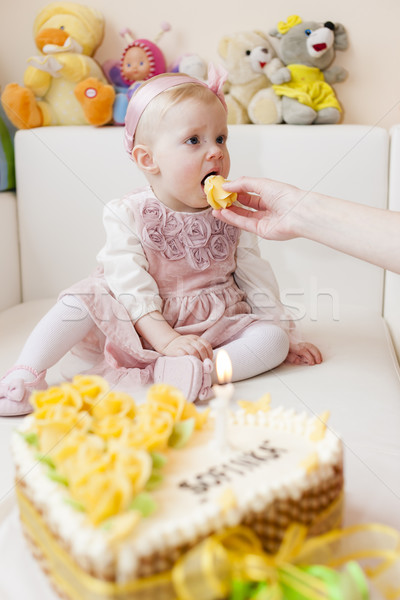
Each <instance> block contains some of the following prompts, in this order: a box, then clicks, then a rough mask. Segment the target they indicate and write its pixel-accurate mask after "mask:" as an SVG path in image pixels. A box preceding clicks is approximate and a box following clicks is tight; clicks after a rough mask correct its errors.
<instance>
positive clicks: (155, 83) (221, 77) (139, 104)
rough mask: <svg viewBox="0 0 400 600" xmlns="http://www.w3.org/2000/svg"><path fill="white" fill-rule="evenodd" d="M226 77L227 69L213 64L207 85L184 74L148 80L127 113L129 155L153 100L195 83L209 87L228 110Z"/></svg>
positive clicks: (126, 144)
mask: <svg viewBox="0 0 400 600" xmlns="http://www.w3.org/2000/svg"><path fill="white" fill-rule="evenodd" d="M226 77H227V72H226V71H225V69H222V68H220V67H215V66H214V65H212V64H211V65H210V66H209V68H208V82H207V83H204V82H203V81H201V80H200V79H195V78H194V77H190V76H189V75H184V74H183V73H182V74H178V75H167V74H164V75H159V76H157V77H152V78H151V79H148V80H147V82H146V85H142V86H140V87H139V88H138V90H137V91H136V92H135V94H134V95H133V96H132V98H131V100H130V102H129V104H128V109H127V111H126V116H125V135H124V144H125V149H126V151H127V152H128V154H129V155H131V154H132V149H133V143H134V139H135V133H136V128H137V125H138V123H139V119H140V117H141V116H142V114H143V111H144V110H145V108H146V107H147V105H148V104H149V102H150V101H151V100H153V98H155V97H156V96H158V95H159V94H161V93H162V92H165V90H168V89H169V88H172V87H176V86H177V85H181V84H183V83H195V84H197V85H203V86H205V87H208V89H210V90H211V91H212V92H214V94H215V95H216V96H217V97H218V98H219V99H220V101H221V103H222V105H223V107H224V109H225V110H227V106H226V102H225V98H224V93H223V91H222V86H223V84H224V82H225V80H226Z"/></svg>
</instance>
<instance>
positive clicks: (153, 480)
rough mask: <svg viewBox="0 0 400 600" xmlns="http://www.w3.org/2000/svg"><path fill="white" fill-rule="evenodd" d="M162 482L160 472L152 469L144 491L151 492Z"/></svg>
mask: <svg viewBox="0 0 400 600" xmlns="http://www.w3.org/2000/svg"><path fill="white" fill-rule="evenodd" d="M162 480H163V476H162V475H161V473H160V471H158V470H157V469H153V471H152V473H151V475H150V477H149V478H148V480H147V483H146V486H145V488H146V490H147V491H148V492H151V491H152V490H154V489H156V488H157V487H158V486H159V485H160V483H161V482H162Z"/></svg>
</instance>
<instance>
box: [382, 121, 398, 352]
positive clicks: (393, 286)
mask: <svg viewBox="0 0 400 600" xmlns="http://www.w3.org/2000/svg"><path fill="white" fill-rule="evenodd" d="M390 137H391V140H390V177H389V208H390V210H397V211H400V125H396V126H395V127H393V128H392V129H391V131H390ZM399 306H400V275H398V274H397V273H391V272H390V271H388V272H387V273H386V278H385V303H384V316H385V319H386V321H387V324H388V326H389V330H390V333H391V335H392V339H393V343H394V345H395V348H396V352H397V357H398V359H399V360H400V310H399Z"/></svg>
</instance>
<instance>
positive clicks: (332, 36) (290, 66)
mask: <svg viewBox="0 0 400 600" xmlns="http://www.w3.org/2000/svg"><path fill="white" fill-rule="evenodd" d="M269 34H270V35H271V36H273V37H276V38H278V39H279V45H278V54H279V56H280V58H281V60H282V61H283V63H284V65H285V66H284V67H283V68H281V69H278V70H276V71H275V72H274V73H272V74H271V75H270V80H271V81H272V83H273V84H274V85H273V86H272V87H273V89H274V91H275V93H276V94H277V95H278V96H281V97H282V117H283V121H284V122H285V123H291V124H293V125H311V124H312V123H338V122H339V121H340V118H341V112H342V109H341V106H340V104H339V101H338V99H337V98H336V94H335V92H334V90H333V88H332V87H331V85H330V84H333V83H337V82H340V81H344V80H345V79H346V77H347V71H346V70H345V69H344V68H343V67H339V66H331V65H332V62H333V60H334V58H335V55H336V50H346V48H347V46H348V38H347V33H346V30H345V28H344V26H343V25H341V24H340V23H332V22H331V21H326V22H325V23H318V22H315V21H303V20H302V19H301V18H300V17H298V16H297V15H292V16H291V17H289V18H288V20H287V22H283V21H281V22H280V23H278V26H277V28H276V29H274V30H273V31H270V32H269Z"/></svg>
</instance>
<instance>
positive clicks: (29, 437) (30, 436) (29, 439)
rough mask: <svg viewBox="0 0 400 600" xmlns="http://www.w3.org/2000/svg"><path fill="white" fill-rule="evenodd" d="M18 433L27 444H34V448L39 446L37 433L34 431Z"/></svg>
mask: <svg viewBox="0 0 400 600" xmlns="http://www.w3.org/2000/svg"><path fill="white" fill-rule="evenodd" d="M19 434H20V435H22V437H23V438H24V440H25V441H26V443H27V444H29V445H30V446H35V448H39V436H38V434H37V433H35V432H34V431H27V432H23V431H19Z"/></svg>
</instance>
